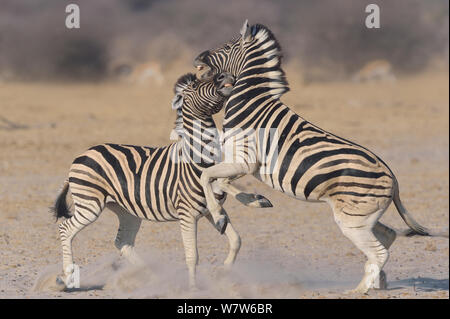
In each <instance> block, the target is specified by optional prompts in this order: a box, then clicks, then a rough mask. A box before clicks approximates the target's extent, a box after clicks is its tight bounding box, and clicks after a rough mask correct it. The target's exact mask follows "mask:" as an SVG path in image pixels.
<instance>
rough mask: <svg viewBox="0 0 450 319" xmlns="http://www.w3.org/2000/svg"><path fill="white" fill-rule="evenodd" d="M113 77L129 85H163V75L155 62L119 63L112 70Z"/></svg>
mask: <svg viewBox="0 0 450 319" xmlns="http://www.w3.org/2000/svg"><path fill="white" fill-rule="evenodd" d="M112 74H113V76H114V77H116V78H118V79H120V80H122V81H124V82H127V83H131V84H139V85H141V84H146V83H150V82H153V83H156V84H157V85H163V84H164V75H163V73H162V71H161V66H160V64H159V63H156V62H153V61H151V62H147V63H139V64H135V65H133V64H130V63H120V64H117V65H116V66H114V67H113V68H112Z"/></svg>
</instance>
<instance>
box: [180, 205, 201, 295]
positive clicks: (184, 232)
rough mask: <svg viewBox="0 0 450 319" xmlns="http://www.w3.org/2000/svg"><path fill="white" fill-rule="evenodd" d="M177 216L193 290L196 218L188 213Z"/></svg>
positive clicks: (190, 285) (195, 263) (196, 262)
mask: <svg viewBox="0 0 450 319" xmlns="http://www.w3.org/2000/svg"><path fill="white" fill-rule="evenodd" d="M178 216H180V227H181V237H182V238H183V245H184V253H185V258H186V265H187V267H188V271H189V288H190V289H193V290H195V289H196V280H195V275H196V267H197V264H198V250H197V219H196V218H195V217H194V216H193V215H191V214H189V213H187V214H186V213H178Z"/></svg>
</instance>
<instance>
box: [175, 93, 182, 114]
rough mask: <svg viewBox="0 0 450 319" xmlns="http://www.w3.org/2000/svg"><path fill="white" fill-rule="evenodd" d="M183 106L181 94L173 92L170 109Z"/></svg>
mask: <svg viewBox="0 0 450 319" xmlns="http://www.w3.org/2000/svg"><path fill="white" fill-rule="evenodd" d="M182 106H183V96H182V95H181V94H175V96H174V97H173V99H172V109H174V110H178V109H180V108H181V107H182Z"/></svg>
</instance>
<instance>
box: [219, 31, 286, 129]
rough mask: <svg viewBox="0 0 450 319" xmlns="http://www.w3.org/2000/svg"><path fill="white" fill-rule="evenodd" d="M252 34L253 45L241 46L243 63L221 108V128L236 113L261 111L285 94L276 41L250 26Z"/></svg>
mask: <svg viewBox="0 0 450 319" xmlns="http://www.w3.org/2000/svg"><path fill="white" fill-rule="evenodd" d="M253 28H254V29H253ZM252 32H253V33H254V34H255V35H254V41H253V42H252V43H251V44H249V45H248V46H244V49H243V50H244V56H245V58H244V63H243V64H242V65H243V66H242V69H240V70H239V71H237V73H236V75H237V80H236V83H235V86H234V89H233V91H232V93H231V96H230V97H229V99H228V101H227V103H226V105H225V118H224V126H226V124H227V121H228V120H229V119H230V118H231V117H233V116H234V115H235V114H236V113H239V112H241V111H245V112H246V113H248V114H250V113H252V112H254V111H258V110H259V109H260V111H263V110H264V108H265V107H267V106H269V105H272V104H274V103H275V104H276V101H277V100H279V99H280V97H281V95H283V94H284V93H286V92H287V91H289V86H288V82H287V80H286V76H285V73H284V71H283V70H282V68H281V57H282V55H281V48H280V45H279V44H278V41H277V40H276V39H275V37H274V35H273V34H272V32H271V31H270V30H269V29H267V27H265V26H263V25H255V26H252ZM269 100H271V101H269ZM269 102H270V103H269Z"/></svg>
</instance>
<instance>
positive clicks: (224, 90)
mask: <svg viewBox="0 0 450 319" xmlns="http://www.w3.org/2000/svg"><path fill="white" fill-rule="evenodd" d="M215 80H216V81H217V82H219V92H220V94H222V95H223V96H226V97H227V96H230V94H231V91H232V90H233V87H234V83H235V79H234V77H233V76H232V75H231V74H228V73H221V74H219V75H218V76H216V78H215Z"/></svg>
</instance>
